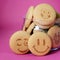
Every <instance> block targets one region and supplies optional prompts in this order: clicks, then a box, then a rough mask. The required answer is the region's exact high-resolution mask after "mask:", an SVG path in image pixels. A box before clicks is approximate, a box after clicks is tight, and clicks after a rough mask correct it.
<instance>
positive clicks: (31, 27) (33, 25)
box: [27, 23, 35, 34]
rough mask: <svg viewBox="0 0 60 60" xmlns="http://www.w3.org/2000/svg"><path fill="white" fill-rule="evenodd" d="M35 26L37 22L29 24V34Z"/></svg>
mask: <svg viewBox="0 0 60 60" xmlns="http://www.w3.org/2000/svg"><path fill="white" fill-rule="evenodd" d="M34 27H35V24H34V23H32V24H31V25H30V26H29V28H28V29H27V32H28V33H29V34H31V32H32V30H33V28H34Z"/></svg>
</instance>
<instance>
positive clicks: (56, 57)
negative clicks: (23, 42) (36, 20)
mask: <svg viewBox="0 0 60 60" xmlns="http://www.w3.org/2000/svg"><path fill="white" fill-rule="evenodd" d="M39 3H49V4H51V5H52V6H53V7H54V8H55V9H56V10H57V11H58V12H60V0H0V60H33V59H34V60H60V50H58V51H55V52H53V53H50V54H49V55H46V56H42V57H37V56H34V55H32V54H30V53H29V54H26V55H16V54H14V53H13V52H12V51H11V50H10V48H9V38H10V37H11V35H12V33H14V32H16V31H18V30H21V29H22V26H23V23H24V17H25V14H26V12H27V9H28V8H29V7H30V6H31V5H34V6H35V5H37V4H39Z"/></svg>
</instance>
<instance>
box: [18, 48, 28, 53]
mask: <svg viewBox="0 0 60 60" xmlns="http://www.w3.org/2000/svg"><path fill="white" fill-rule="evenodd" d="M17 50H18V51H19V52H22V53H24V52H26V51H27V49H26V50H23V51H22V50H20V49H17Z"/></svg>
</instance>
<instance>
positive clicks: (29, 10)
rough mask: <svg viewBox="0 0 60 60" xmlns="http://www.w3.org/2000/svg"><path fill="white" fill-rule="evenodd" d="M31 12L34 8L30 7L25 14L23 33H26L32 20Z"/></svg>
mask: <svg viewBox="0 0 60 60" xmlns="http://www.w3.org/2000/svg"><path fill="white" fill-rule="evenodd" d="M33 10H34V6H30V8H29V9H28V11H27V14H26V18H25V24H24V27H23V31H26V30H27V29H28V27H29V25H30V24H31V23H32V20H33Z"/></svg>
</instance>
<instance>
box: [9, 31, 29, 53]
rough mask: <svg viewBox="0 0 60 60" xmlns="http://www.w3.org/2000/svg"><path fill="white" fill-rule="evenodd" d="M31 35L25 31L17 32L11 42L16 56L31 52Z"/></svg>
mask: <svg viewBox="0 0 60 60" xmlns="http://www.w3.org/2000/svg"><path fill="white" fill-rule="evenodd" d="M29 37H30V35H29V34H28V33H27V32H25V31H17V32H15V33H14V34H13V35H12V36H11V38H10V41H9V45H10V48H11V50H12V51H13V52H14V53H16V54H25V53H27V52H28V51H29V49H28V40H29Z"/></svg>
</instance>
